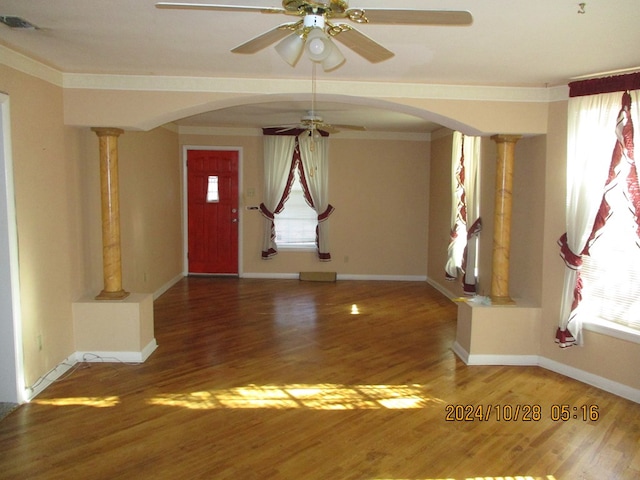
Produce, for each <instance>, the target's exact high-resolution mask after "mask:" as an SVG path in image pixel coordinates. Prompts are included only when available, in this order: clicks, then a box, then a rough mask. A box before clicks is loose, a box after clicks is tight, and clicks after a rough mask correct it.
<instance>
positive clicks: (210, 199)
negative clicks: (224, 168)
mask: <svg viewBox="0 0 640 480" xmlns="http://www.w3.org/2000/svg"><path fill="white" fill-rule="evenodd" d="M219 201H220V195H219V193H218V176H217V175H209V180H208V181H207V203H217V202H219Z"/></svg>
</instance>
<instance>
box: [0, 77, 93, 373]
mask: <svg viewBox="0 0 640 480" xmlns="http://www.w3.org/2000/svg"><path fill="white" fill-rule="evenodd" d="M0 90H2V91H4V92H6V93H7V94H8V95H9V98H10V100H9V102H10V115H11V140H12V157H13V158H12V160H13V169H14V187H15V197H16V199H15V200H16V210H17V212H16V213H17V222H18V248H19V262H20V288H21V296H22V298H21V309H22V333H23V338H24V345H23V350H24V367H25V377H26V383H27V385H31V384H32V383H33V382H34V381H35V380H36V379H38V378H39V377H40V376H41V375H43V374H44V373H45V372H47V371H48V370H50V369H52V368H53V367H55V366H56V365H57V364H58V363H60V362H61V361H62V360H64V359H65V358H66V357H67V356H68V355H69V354H71V353H72V352H73V327H72V323H71V302H72V301H73V300H74V299H75V298H76V297H77V296H79V295H80V294H81V292H82V285H83V283H84V282H83V279H82V275H78V270H79V268H80V266H81V265H82V250H81V245H80V235H81V233H80V232H81V225H80V222H79V218H78V215H77V210H78V205H79V204H81V202H82V199H81V198H80V193H79V192H80V177H79V164H80V157H79V150H78V148H77V132H76V131H75V130H74V129H72V128H67V127H65V126H64V123H63V117H62V106H63V92H62V89H61V88H59V87H56V86H53V85H51V84H48V83H46V82H44V81H41V80H38V79H35V78H33V77H30V76H28V75H24V74H22V73H19V72H17V71H15V70H12V69H10V68H6V67H4V66H1V65H0ZM38 337H40V339H41V343H42V350H40V349H39V341H38Z"/></svg>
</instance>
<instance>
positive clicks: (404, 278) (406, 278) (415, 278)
mask: <svg viewBox="0 0 640 480" xmlns="http://www.w3.org/2000/svg"><path fill="white" fill-rule="evenodd" d="M240 278H264V279H275V280H278V279H281V280H282V279H284V280H289V279H293V280H297V279H298V278H300V272H296V273H243V274H242V275H240ZM337 279H338V280H387V281H398V282H425V281H426V280H427V277H426V276H422V275H350V274H341V273H339V274H337Z"/></svg>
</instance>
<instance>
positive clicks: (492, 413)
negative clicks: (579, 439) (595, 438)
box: [445, 404, 600, 422]
mask: <svg viewBox="0 0 640 480" xmlns="http://www.w3.org/2000/svg"><path fill="white" fill-rule="evenodd" d="M549 413H550V417H549V418H550V419H551V420H552V421H554V422H557V421H562V422H566V421H568V420H572V419H573V420H578V419H579V420H582V421H585V422H586V421H592V422H595V421H597V420H598V419H599V418H600V412H599V407H598V405H581V406H579V407H578V406H575V407H574V406H571V405H568V404H559V405H556V404H554V405H551V409H550V412H549ZM542 418H543V408H542V406H540V405H538V404H532V405H527V404H487V405H468V404H467V405H462V404H458V405H447V406H446V407H445V420H446V421H448V422H473V421H480V422H482V421H484V422H486V421H488V420H495V421H498V422H501V421H504V422H517V421H522V422H539V421H540V420H542Z"/></svg>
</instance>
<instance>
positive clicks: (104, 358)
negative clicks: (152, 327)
mask: <svg viewBox="0 0 640 480" xmlns="http://www.w3.org/2000/svg"><path fill="white" fill-rule="evenodd" d="M156 348H158V344H157V343H156V339H155V338H154V339H152V340H151V341H150V342H149V343H148V344H147V345H146V346H145V347H144V348H143V349H142V351H140V352H76V353H75V357H76V360H77V361H78V362H89V363H144V361H145V360H146V359H147V358H149V356H150V355H151V354H152V353H153V352H154V351H155V350H156Z"/></svg>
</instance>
